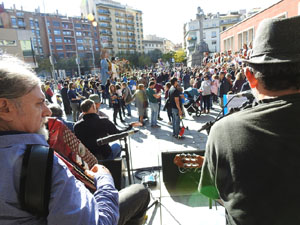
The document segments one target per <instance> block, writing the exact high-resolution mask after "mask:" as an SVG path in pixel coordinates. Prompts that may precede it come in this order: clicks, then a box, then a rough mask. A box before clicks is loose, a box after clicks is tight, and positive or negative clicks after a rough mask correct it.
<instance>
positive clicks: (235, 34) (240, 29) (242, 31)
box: [220, 0, 300, 52]
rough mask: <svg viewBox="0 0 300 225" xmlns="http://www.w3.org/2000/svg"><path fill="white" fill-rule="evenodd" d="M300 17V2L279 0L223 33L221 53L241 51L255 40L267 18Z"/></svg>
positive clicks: (298, 0)
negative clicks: (261, 24)
mask: <svg viewBox="0 0 300 225" xmlns="http://www.w3.org/2000/svg"><path fill="white" fill-rule="evenodd" d="M299 15H300V0H278V1H276V3H274V4H272V5H270V6H269V7H267V8H265V9H263V10H260V11H259V12H257V13H253V14H252V15H251V16H250V17H247V18H245V19H244V20H243V21H241V22H239V23H237V24H235V25H233V26H231V27H230V28H228V29H226V30H225V31H223V32H221V34H220V39H221V41H220V42H221V51H227V50H232V51H234V52H237V51H240V49H242V47H243V45H244V44H247V45H249V43H250V42H252V41H253V40H254V37H255V32H256V30H257V27H258V25H259V23H260V22H261V21H262V20H264V19H266V18H290V17H294V16H299Z"/></svg>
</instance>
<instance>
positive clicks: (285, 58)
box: [242, 54, 300, 64]
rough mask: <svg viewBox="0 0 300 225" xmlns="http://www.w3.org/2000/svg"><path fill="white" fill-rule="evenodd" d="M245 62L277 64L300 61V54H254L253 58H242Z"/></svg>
mask: <svg viewBox="0 0 300 225" xmlns="http://www.w3.org/2000/svg"><path fill="white" fill-rule="evenodd" d="M242 62H245V63H250V64H251V63H252V64H277V63H296V62H300V54H298V55H272V56H270V55H259V56H254V57H253V56H252V57H251V59H249V60H247V59H245V60H242Z"/></svg>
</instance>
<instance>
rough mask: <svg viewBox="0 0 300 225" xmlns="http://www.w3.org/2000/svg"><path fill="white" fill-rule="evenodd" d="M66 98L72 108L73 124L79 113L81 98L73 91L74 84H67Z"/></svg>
mask: <svg viewBox="0 0 300 225" xmlns="http://www.w3.org/2000/svg"><path fill="white" fill-rule="evenodd" d="M68 98H69V101H70V105H71V108H72V116H73V122H76V121H77V119H78V117H79V113H80V108H79V105H80V101H81V99H82V97H81V96H80V95H79V94H78V93H77V92H76V91H75V84H74V83H73V82H70V83H69V90H68Z"/></svg>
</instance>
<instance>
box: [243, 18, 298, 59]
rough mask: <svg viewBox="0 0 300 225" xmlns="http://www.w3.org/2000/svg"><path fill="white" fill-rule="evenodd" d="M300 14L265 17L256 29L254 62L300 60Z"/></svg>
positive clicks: (252, 56) (252, 57) (252, 55)
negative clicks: (281, 17)
mask: <svg viewBox="0 0 300 225" xmlns="http://www.w3.org/2000/svg"><path fill="white" fill-rule="evenodd" d="M299 28H300V16H296V17H291V18H288V19H265V20H263V21H262V22H261V23H260V24H259V26H258V29H257V31H256V35H255V39H254V43H253V52H252V54H251V57H250V59H249V60H245V62H248V63H252V64H272V63H289V62H292V63H293V62H300V31H299Z"/></svg>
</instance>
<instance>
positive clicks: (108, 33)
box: [100, 31, 112, 35]
mask: <svg viewBox="0 0 300 225" xmlns="http://www.w3.org/2000/svg"><path fill="white" fill-rule="evenodd" d="M100 34H104V35H112V32H111V31H100Z"/></svg>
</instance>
